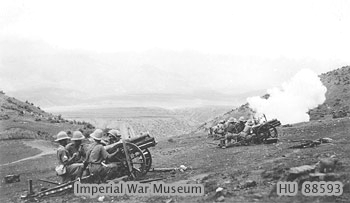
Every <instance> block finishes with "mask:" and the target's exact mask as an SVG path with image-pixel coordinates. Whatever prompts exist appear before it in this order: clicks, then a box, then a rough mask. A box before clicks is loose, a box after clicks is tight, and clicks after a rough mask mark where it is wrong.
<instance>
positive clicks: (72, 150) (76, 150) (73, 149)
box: [66, 131, 88, 163]
mask: <svg viewBox="0 0 350 203" xmlns="http://www.w3.org/2000/svg"><path fill="white" fill-rule="evenodd" d="M84 139H85V137H84V135H83V134H82V133H81V132H80V131H75V132H74V133H73V136H72V138H71V141H73V142H78V144H75V143H69V144H67V146H66V149H67V151H68V154H69V156H70V157H72V156H73V154H77V155H76V157H75V158H74V163H83V162H84V160H85V158H86V150H87V149H88V145H87V144H82V143H81V141H82V140H84Z"/></svg>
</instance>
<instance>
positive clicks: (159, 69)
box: [0, 0, 350, 95]
mask: <svg viewBox="0 0 350 203" xmlns="http://www.w3.org/2000/svg"><path fill="white" fill-rule="evenodd" d="M349 25H350V1H341V0H339V1H333V0H329V1H321V0H316V1H305V0H301V1H297V0H292V1H280V0H277V1H266V0H264V1H261V0H257V1H247V0H245V1H243V0H242V1H223V0H220V1H214V0H213V1H204V0H199V1H191V0H185V1H180V0H176V1H164V0H160V1H152V0H147V1H132V0H129V1H87V0H83V1H72V0H69V1H62V0H61V1H48V0H43V1H33V0H31V1H24V0H22V1H16V0H8V1H3V0H1V1H0V88H1V89H4V90H5V92H6V91H17V90H21V89H26V88H33V87H36V88H41V87H44V86H45V87H47V86H49V87H58V88H71V89H75V90H80V91H89V92H91V93H93V94H101V95H103V94H121V93H129V92H146V93H147V92H182V91H203V90H210V91H219V92H223V93H233V92H244V91H251V90H256V89H261V88H269V87H273V86H277V85H279V84H281V83H282V82H283V81H285V80H287V79H288V78H290V77H291V76H292V75H293V74H295V73H296V72H297V71H298V70H300V69H303V68H310V69H312V70H313V71H315V72H316V73H318V74H319V73H322V72H325V71H328V70H331V69H335V68H339V67H341V66H342V65H349V64H350V57H349V56H350V54H349V47H350V39H349V36H350V26H349Z"/></svg>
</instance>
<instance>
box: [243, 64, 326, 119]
mask: <svg viewBox="0 0 350 203" xmlns="http://www.w3.org/2000/svg"><path fill="white" fill-rule="evenodd" d="M326 91H327V88H326V87H325V86H324V85H323V84H322V82H321V80H320V78H319V77H318V76H317V74H316V73H314V72H313V71H311V70H309V69H303V70H301V71H299V72H298V73H297V74H296V75H295V76H294V77H292V78H291V80H290V81H288V82H286V83H283V84H282V88H281V89H278V88H273V89H269V90H267V93H268V94H270V97H269V98H268V99H263V98H261V97H250V98H248V99H247V101H248V103H249V105H250V107H251V108H252V109H254V110H255V111H256V112H257V113H258V114H265V115H266V117H267V118H268V120H270V119H273V118H277V119H278V120H280V121H281V123H282V124H292V123H298V122H304V121H309V119H310V117H309V115H308V114H307V112H308V110H309V109H312V108H315V107H317V106H318V105H319V104H322V103H323V102H324V101H325V100H326V97H325V93H326Z"/></svg>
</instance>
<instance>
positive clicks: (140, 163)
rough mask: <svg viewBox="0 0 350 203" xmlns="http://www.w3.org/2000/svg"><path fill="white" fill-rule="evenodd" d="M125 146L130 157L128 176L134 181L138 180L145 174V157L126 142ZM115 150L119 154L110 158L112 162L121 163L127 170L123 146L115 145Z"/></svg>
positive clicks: (138, 149) (136, 147) (135, 146)
mask: <svg viewBox="0 0 350 203" xmlns="http://www.w3.org/2000/svg"><path fill="white" fill-rule="evenodd" d="M125 144H126V149H127V150H128V153H127V154H129V157H130V165H131V167H132V170H129V171H131V173H132V174H130V175H131V176H132V177H134V178H135V179H138V178H139V177H142V176H143V175H144V174H146V173H147V171H146V158H145V155H144V154H143V152H142V150H141V149H140V148H139V147H138V146H137V145H135V144H133V143H130V142H127V143H125ZM115 148H118V149H119V152H118V153H117V154H116V155H115V156H114V157H113V158H112V160H113V161H118V162H121V163H122V164H123V166H124V167H125V168H127V169H129V166H128V162H127V159H126V154H125V152H124V148H123V144H122V143H120V144H118V145H116V146H115Z"/></svg>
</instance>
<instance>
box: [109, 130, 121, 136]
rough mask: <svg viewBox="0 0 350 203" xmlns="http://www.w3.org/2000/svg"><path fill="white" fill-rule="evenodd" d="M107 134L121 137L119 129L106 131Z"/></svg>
mask: <svg viewBox="0 0 350 203" xmlns="http://www.w3.org/2000/svg"><path fill="white" fill-rule="evenodd" d="M108 134H110V135H112V136H114V137H121V136H122V135H121V134H120V132H119V130H114V129H112V130H110V131H108Z"/></svg>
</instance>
